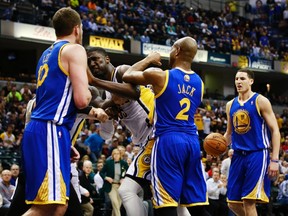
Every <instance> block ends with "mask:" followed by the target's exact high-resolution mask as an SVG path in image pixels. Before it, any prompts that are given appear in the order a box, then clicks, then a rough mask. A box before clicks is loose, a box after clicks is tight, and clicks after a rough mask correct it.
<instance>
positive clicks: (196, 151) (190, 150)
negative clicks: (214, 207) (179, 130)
mask: <svg viewBox="0 0 288 216" xmlns="http://www.w3.org/2000/svg"><path fill="white" fill-rule="evenodd" d="M182 142H183V145H184V149H186V152H187V154H185V155H184V156H185V157H186V158H185V159H184V161H183V170H184V172H183V173H184V176H183V186H182V193H181V197H180V203H181V204H182V205H184V206H187V209H188V211H189V213H190V215H192V216H196V215H197V216H207V215H209V213H208V212H207V211H206V208H207V206H208V205H209V202H208V199H207V188H206V182H205V177H204V172H203V167H202V161H201V152H200V144H199V139H198V137H197V136H187V137H185V141H184V140H183V141H182Z"/></svg>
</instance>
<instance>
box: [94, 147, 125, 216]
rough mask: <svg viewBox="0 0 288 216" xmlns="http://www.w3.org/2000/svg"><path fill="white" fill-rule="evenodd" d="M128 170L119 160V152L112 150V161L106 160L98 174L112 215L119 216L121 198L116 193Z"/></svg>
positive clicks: (123, 162)
mask: <svg viewBox="0 0 288 216" xmlns="http://www.w3.org/2000/svg"><path fill="white" fill-rule="evenodd" d="M127 169H128V164H127V163H126V162H125V161H123V160H121V159H120V151H119V150H118V149H114V150H113V151H112V159H111V160H107V161H106V163H105V165H104V167H103V169H102V170H101V172H100V175H101V177H102V178H103V180H104V185H103V190H104V191H105V192H106V193H108V195H109V198H110V200H111V204H112V209H113V210H112V215H114V216H120V215H121V214H120V207H121V203H122V201H121V198H120V196H119V193H118V188H119V186H120V184H121V181H122V179H123V178H124V177H125V173H126V171H127Z"/></svg>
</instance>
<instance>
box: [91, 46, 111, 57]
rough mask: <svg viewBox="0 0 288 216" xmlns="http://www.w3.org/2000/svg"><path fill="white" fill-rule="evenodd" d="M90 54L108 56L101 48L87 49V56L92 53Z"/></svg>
mask: <svg viewBox="0 0 288 216" xmlns="http://www.w3.org/2000/svg"><path fill="white" fill-rule="evenodd" d="M92 52H97V53H100V54H102V55H103V56H108V53H107V52H106V50H105V49H103V48H102V47H88V48H87V54H89V53H92Z"/></svg>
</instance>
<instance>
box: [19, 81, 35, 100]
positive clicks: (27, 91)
mask: <svg viewBox="0 0 288 216" xmlns="http://www.w3.org/2000/svg"><path fill="white" fill-rule="evenodd" d="M20 93H21V95H22V97H23V96H24V95H28V96H29V98H30V99H32V92H31V90H30V88H29V86H28V84H27V83H25V84H24V85H23V87H22V88H21V89H20Z"/></svg>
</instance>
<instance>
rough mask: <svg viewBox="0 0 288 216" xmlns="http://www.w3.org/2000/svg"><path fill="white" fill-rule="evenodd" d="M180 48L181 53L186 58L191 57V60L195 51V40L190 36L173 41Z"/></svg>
mask: <svg viewBox="0 0 288 216" xmlns="http://www.w3.org/2000/svg"><path fill="white" fill-rule="evenodd" d="M175 44H177V45H178V46H179V47H180V49H181V54H182V55H183V56H185V57H187V58H191V61H192V60H193V58H194V56H195V55H196V52H197V42H196V41H195V39H194V38H192V37H184V38H181V39H179V40H177V41H176V42H175Z"/></svg>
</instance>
